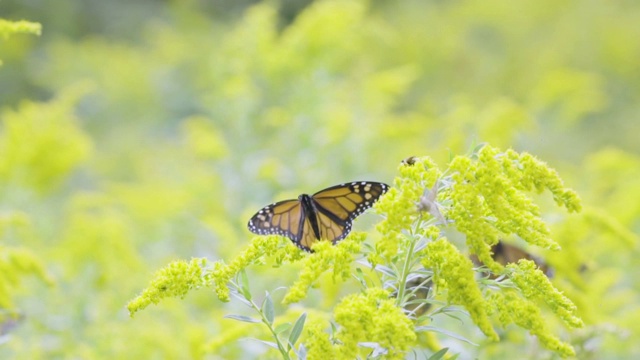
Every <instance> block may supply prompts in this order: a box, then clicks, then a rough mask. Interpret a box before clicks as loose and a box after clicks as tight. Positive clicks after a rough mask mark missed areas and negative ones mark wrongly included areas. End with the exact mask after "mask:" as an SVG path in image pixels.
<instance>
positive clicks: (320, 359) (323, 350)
mask: <svg viewBox="0 0 640 360" xmlns="http://www.w3.org/2000/svg"><path fill="white" fill-rule="evenodd" d="M306 332H307V338H306V341H305V342H304V345H305V347H306V348H307V360H324V359H335V358H336V356H335V348H334V347H333V345H332V344H331V340H330V339H329V334H328V333H326V332H325V331H324V329H323V326H322V325H321V324H320V322H317V321H316V322H311V323H309V324H308V325H307V326H306Z"/></svg>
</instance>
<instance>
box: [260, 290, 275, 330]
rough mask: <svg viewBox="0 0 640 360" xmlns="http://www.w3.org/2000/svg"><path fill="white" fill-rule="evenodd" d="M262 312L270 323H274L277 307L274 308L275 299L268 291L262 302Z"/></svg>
mask: <svg viewBox="0 0 640 360" xmlns="http://www.w3.org/2000/svg"><path fill="white" fill-rule="evenodd" d="M262 313H263V314H264V317H265V319H267V322H268V323H269V325H272V324H273V319H274V318H275V309H274V308H273V301H272V300H271V295H269V292H268V291H267V296H266V297H265V298H264V301H263V302H262Z"/></svg>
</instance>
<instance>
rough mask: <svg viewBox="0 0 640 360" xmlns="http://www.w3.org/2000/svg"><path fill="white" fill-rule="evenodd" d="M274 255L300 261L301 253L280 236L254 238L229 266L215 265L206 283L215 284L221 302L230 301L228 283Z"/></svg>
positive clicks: (217, 263) (282, 259)
mask: <svg viewBox="0 0 640 360" xmlns="http://www.w3.org/2000/svg"><path fill="white" fill-rule="evenodd" d="M283 242H287V244H288V245H286V246H280V245H281V244H282V243H283ZM272 255H273V256H275V257H276V258H277V259H280V261H284V259H298V258H299V257H300V251H298V249H297V248H296V247H295V246H293V245H292V244H291V243H290V242H289V240H287V239H286V238H285V237H282V236H280V235H269V236H254V237H253V239H252V240H251V244H249V246H248V247H247V248H246V249H245V250H244V251H243V252H242V253H241V254H240V255H238V256H236V257H235V258H234V259H233V260H231V262H230V263H229V264H228V265H225V264H224V263H222V262H216V263H214V265H213V271H211V272H210V273H207V274H206V275H205V279H206V283H207V284H213V286H214V290H215V292H216V295H218V299H220V301H225V302H226V301H229V287H228V285H227V284H228V282H229V281H230V280H231V279H233V278H234V277H235V276H236V274H238V273H239V272H240V271H241V270H242V269H244V268H246V267H247V266H249V265H251V264H253V263H255V262H257V261H258V260H260V259H262V258H263V257H265V256H272Z"/></svg>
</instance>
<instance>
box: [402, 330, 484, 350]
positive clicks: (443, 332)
mask: <svg viewBox="0 0 640 360" xmlns="http://www.w3.org/2000/svg"><path fill="white" fill-rule="evenodd" d="M415 331H416V332H420V331H433V332H437V333H440V334H443V335H447V336H450V337H452V338H454V339H458V340H460V341H464V342H466V343H469V344H471V345H473V346H478V344H476V343H474V342H473V341H471V340H469V339H466V338H464V337H462V336H460V335H458V334H456V333H452V332H450V331H447V330H443V329H441V328H438V327H435V326H417V327H416V328H415Z"/></svg>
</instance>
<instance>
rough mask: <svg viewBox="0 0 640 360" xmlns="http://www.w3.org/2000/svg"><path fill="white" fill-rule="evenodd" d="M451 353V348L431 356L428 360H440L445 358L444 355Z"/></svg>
mask: <svg viewBox="0 0 640 360" xmlns="http://www.w3.org/2000/svg"><path fill="white" fill-rule="evenodd" d="M447 351H449V348H444V349H440V350H439V351H438V352H436V353H435V354H433V355H431V356H430V357H429V359H427V360H440V359H442V358H443V357H444V355H445V354H446V353H447Z"/></svg>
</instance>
